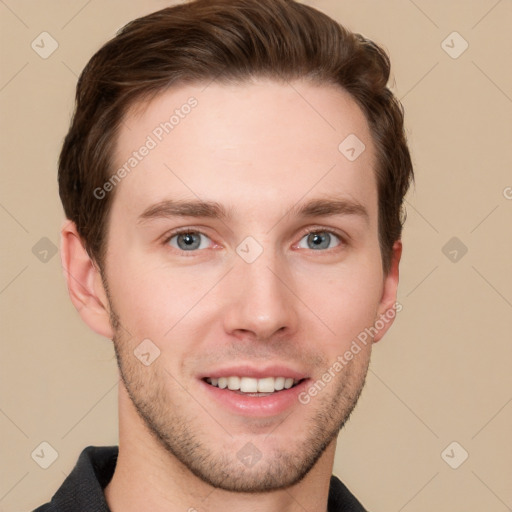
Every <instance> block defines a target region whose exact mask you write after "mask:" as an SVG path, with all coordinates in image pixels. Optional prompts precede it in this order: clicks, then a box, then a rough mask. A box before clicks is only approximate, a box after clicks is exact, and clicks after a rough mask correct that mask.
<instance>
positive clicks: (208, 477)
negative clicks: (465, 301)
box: [61, 80, 401, 512]
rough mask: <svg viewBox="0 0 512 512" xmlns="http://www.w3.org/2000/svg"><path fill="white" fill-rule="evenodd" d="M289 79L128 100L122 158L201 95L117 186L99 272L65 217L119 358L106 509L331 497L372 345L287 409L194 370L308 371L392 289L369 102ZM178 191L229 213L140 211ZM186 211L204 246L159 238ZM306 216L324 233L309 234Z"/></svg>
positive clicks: (96, 315)
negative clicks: (245, 459) (115, 440)
mask: <svg viewBox="0 0 512 512" xmlns="http://www.w3.org/2000/svg"><path fill="white" fill-rule="evenodd" d="M292 85H293V87H291V86H290V84H278V83H275V82H272V81H267V80H258V81H255V82H254V83H252V84H241V85H221V84H216V83H212V84H210V85H209V86H208V87H206V88H205V84H197V85H187V86H182V87H180V88H175V89H172V90H169V91H166V92H165V93H163V94H161V95H160V96H158V97H157V98H155V99H154V100H152V101H151V102H150V103H149V104H143V105H137V108H134V109H133V110H132V111H130V112H129V113H128V114H127V116H126V119H125V124H124V125H123V128H122V129H121V132H120V135H119V140H118V144H117V148H116V154H115V158H116V164H117V166H122V165H123V163H124V162H125V161H126V160H127V158H128V157H129V155H130V154H131V152H132V151H133V150H134V149H136V148H139V147H140V146H141V145H142V144H143V143H144V141H145V140H146V137H147V136H148V135H149V134H151V133H152V131H153V130H154V128H155V127H156V126H158V125H159V124H160V123H161V122H162V121H164V120H166V119H168V118H169V113H170V112H172V111H174V110H175V109H176V108H179V107H180V106H181V105H183V104H184V103H185V102H186V101H187V99H188V98H190V97H191V96H194V97H195V98H196V99H197V100H198V105H197V107H196V108H195V109H193V110H192V111H191V113H190V114H189V115H188V116H186V117H185V118H184V119H181V120H180V123H179V125H178V126H176V127H175V129H174V130H173V131H172V132H171V133H170V134H169V135H167V136H166V137H165V138H164V139H163V140H162V141H161V142H160V143H159V144H158V146H157V147H156V148H154V149H152V150H151V152H150V153H149V155H148V156H146V157H145V158H144V159H143V160H142V161H141V162H140V163H139V164H138V166H137V167H136V169H134V170H133V171H132V172H131V173H130V174H129V175H128V176H127V177H125V178H124V179H123V180H122V181H121V183H119V184H118V185H117V186H116V190H115V199H114V202H113V207H112V211H111V215H110V217H109V220H108V252H107V258H106V261H105V269H104V276H103V279H102V276H101V273H100V271H99V269H98V267H97V266H96V264H95V263H94V262H93V261H91V259H90V258H89V256H88V255H87V253H86V252H85V250H84V248H83V245H82V243H81V241H80V237H79V236H78V234H77V232H76V228H75V226H74V224H73V223H72V222H71V221H66V222H65V223H64V225H63V227H62V240H61V241H62V244H61V247H62V249H61V251H62V252H61V256H62V263H63V267H64V270H65V276H66V278H67V282H68V289H69V292H70V296H71V299H72V301H73V303H74V305H75V307H76V308H77V309H78V310H79V312H80V315H81V317H82V318H83V320H84V321H85V322H86V323H87V324H88V325H89V326H90V327H91V329H93V330H94V331H95V332H97V333H98V334H100V335H102V336H105V337H107V338H109V339H113V341H114V346H115V350H116V355H117V358H118V363H119V367H120V372H121V381H120V383H119V447H120V454H119V459H118V463H117V467H116V471H115V474H114V477H113V479H112V481H111V483H110V484H109V485H108V486H107V488H106V490H105V495H106V498H107V501H108V504H109V507H110V508H111V510H112V511H113V512H120V511H126V512H130V511H139V510H143V509H144V510H154V511H163V510H165V511H175V510H176V511H178V510H181V511H183V510H189V509H190V510H193V509H194V508H195V509H197V510H201V511H203V510H208V511H215V510H223V511H226V512H230V511H235V510H237V511H238V510H240V509H243V510H251V511H267V512H269V511H270V512H274V511H275V512H277V511H280V512H281V511H290V512H291V511H299V510H300V511H302V510H304V509H306V510H311V511H313V510H326V509H327V496H328V490H329V478H330V475H331V474H332V467H333V460H334V453H335V448H336V440H337V435H338V433H339V430H340V429H341V427H342V426H343V424H344V422H345V421H346V420H347V418H348V416H349V415H350V413H351V411H352V410H353V408H354V406H355V404H356V402H357V398H358V396H359V393H360V392H361V390H362V388H363V386H364V380H365V376H366V373H367V370H368V363H369V360H370V353H371V346H372V343H371V342H370V343H368V344H367V345H366V346H362V347H361V348H362V350H361V351H360V352H359V353H358V354H357V355H355V356H354V358H353V359H352V360H351V361H350V362H349V363H348V364H347V365H346V366H344V368H343V370H342V371H340V372H338V373H336V375H335V378H334V379H333V380H332V381H331V382H330V383H329V384H328V385H327V386H326V387H325V388H324V389H323V390H322V391H321V392H320V393H318V395H317V396H316V397H314V398H312V399H311V401H310V403H309V404H307V405H302V404H300V403H298V402H297V403H296V404H294V405H293V406H292V407H290V408H289V409H288V410H286V411H285V412H284V413H282V414H277V415H270V416H267V417H260V418H254V417H248V416H244V415H239V414H234V413H233V412H231V411H229V410H227V409H225V408H223V407H221V406H218V405H216V404H213V403H212V401H211V400H208V399H207V397H206V394H205V392H204V390H203V389H202V387H201V385H200V382H199V380H198V375H199V374H204V373H205V372H206V373H207V372H208V369H211V368H219V367H222V366H223V365H228V364H249V365H252V366H256V367H264V366H266V365H268V364H269V363H270V362H272V363H279V364H283V365H287V366H289V367H292V368H293V369H295V370H301V371H304V372H305V373H306V374H307V375H308V376H309V377H310V378H311V379H312V382H314V381H316V380H318V379H320V378H321V376H322V374H323V373H324V372H325V371H326V370H327V368H329V367H330V366H331V365H332V364H333V363H334V362H335V361H336V359H337V357H338V356H339V355H340V354H343V353H344V352H345V351H346V350H347V349H348V348H349V347H350V344H351V342H352V340H354V339H355V338H356V337H357V335H358V334H359V333H360V332H362V331H363V330H364V329H365V328H366V327H369V326H372V325H374V323H375V321H376V320H377V319H378V318H379V316H380V315H381V314H383V313H384V312H385V311H387V310H388V309H390V308H392V306H393V304H394V303H395V301H396V291H397V285H398V265H399V261H400V255H401V243H400V241H397V242H396V243H395V245H394V248H393V258H392V266H391V269H390V272H389V273H388V274H387V275H384V273H383V270H382V263H381V253H380V248H379V243H378V229H377V228H378V217H377V206H378V203H377V185H376V179H375V152H374V146H373V143H372V140H371V136H370V132H369V128H368V124H367V122H366V120H365V117H364V115H363V113H362V111H361V110H360V108H359V107H358V106H357V105H356V104H355V102H354V101H353V100H352V99H351V97H350V96H349V95H348V94H347V93H346V92H345V91H343V90H341V89H339V88H336V87H333V86H327V85H321V86H318V85H313V84H309V83H305V82H294V83H293V84H292ZM298 93H300V94H298ZM305 100H307V101H305ZM349 134H356V135H357V137H358V138H359V139H360V140H362V141H363V142H364V144H365V145H366V150H365V151H364V152H363V153H362V154H361V155H360V156H359V157H358V158H357V159H356V160H355V161H353V162H350V161H349V160H348V159H347V158H345V156H343V155H342V154H341V153H340V151H339V150H338V145H339V144H340V142H341V141H342V140H343V139H345V137H347V136H348V135H349ZM116 168H117V167H116ZM168 198H172V199H180V200H197V199H198V198H200V199H201V200H211V201H217V202H218V203H220V204H222V205H224V206H225V207H226V208H227V209H229V211H230V212H231V214H232V217H231V218H230V219H224V220H220V219H212V218H193V217H168V218H158V219H151V220H147V221H145V222H138V216H139V215H140V214H141V213H142V212H143V211H144V210H145V209H146V208H148V207H149V206H151V205H153V204H155V203H157V202H158V201H161V200H163V199H168ZM313 198H334V199H340V198H342V199H346V200H349V201H352V202H357V203H359V204H360V205H362V206H364V208H365V209H366V211H367V213H368V218H367V219H366V220H365V218H364V217H363V216H359V215H353V214H352V215H349V214H345V215H334V216H312V217H307V218H301V217H297V216H296V215H294V214H291V213H290V211H291V208H292V207H293V206H296V205H301V204H303V203H305V202H307V201H309V200H311V199H313ZM182 227H185V228H190V231H191V232H193V233H197V232H198V231H199V232H200V233H203V234H204V236H201V235H195V236H196V237H197V238H196V239H195V240H196V241H197V240H198V239H199V240H200V241H201V246H200V247H201V248H198V249H196V250H195V251H184V250H183V249H182V250H180V249H179V247H180V245H178V239H177V238H176V237H175V238H173V239H171V241H167V239H168V238H169V237H170V236H171V231H172V230H173V229H176V228H182ZM306 228H311V229H313V228H314V229H315V231H318V232H321V233H320V235H321V236H322V235H323V236H324V237H326V238H322V240H326V239H327V242H328V243H327V248H322V249H315V248H314V247H315V246H314V244H313V243H311V240H310V238H311V237H310V238H308V234H307V233H306V232H304V230H305V229H306ZM326 231H327V232H328V233H326ZM329 233H333V234H332V235H331V236H332V238H330V239H329ZM338 234H339V236H340V237H339V238H337V235H338ZM247 236H251V237H253V238H254V239H255V240H257V241H258V243H259V244H260V245H261V247H262V248H263V252H262V253H261V255H260V256H259V257H258V258H257V259H256V260H255V261H254V262H253V263H247V262H246V261H244V259H242V258H241V257H240V256H239V255H238V254H237V252H236V248H237V246H238V245H239V244H240V243H241V242H242V241H243V240H244V239H245V238H246V237H247ZM341 237H343V238H341ZM180 240H181V247H183V246H184V244H183V237H182V238H181V239H180ZM107 287H108V288H107ZM391 324H392V320H391V321H389V322H387V323H386V324H385V326H384V328H383V329H382V330H380V331H379V332H378V334H376V335H375V336H374V338H373V340H371V341H372V342H373V343H375V342H377V341H379V340H380V339H381V338H382V336H383V335H384V334H385V332H386V330H387V329H388V328H389V327H390V325H391ZM147 338H149V339H150V340H152V342H153V343H154V344H155V345H156V346H158V348H159V349H160V356H159V357H158V358H157V359H156V360H155V361H154V362H153V363H152V364H151V365H150V366H145V365H143V364H142V363H141V362H140V361H139V360H138V359H137V358H136V357H135V356H134V349H135V348H136V347H137V346H138V345H139V344H140V343H141V341H142V340H144V339H147ZM248 442H251V443H252V444H253V445H254V446H256V447H257V448H258V450H259V451H260V452H261V459H260V460H259V461H258V462H257V463H256V464H255V465H254V466H252V467H245V466H244V465H242V464H241V462H240V460H239V459H238V458H237V452H238V451H239V450H240V449H241V448H243V447H244V446H245V445H246V444H247V443H248Z"/></svg>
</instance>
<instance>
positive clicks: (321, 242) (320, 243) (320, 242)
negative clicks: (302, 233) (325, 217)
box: [308, 232, 331, 249]
mask: <svg viewBox="0 0 512 512" xmlns="http://www.w3.org/2000/svg"><path fill="white" fill-rule="evenodd" d="M330 239H331V236H330V235H329V233H327V232H322V233H311V234H310V235H309V237H308V240H309V241H310V242H311V243H312V244H313V248H314V249H319V248H320V249H327V248H328V247H329V244H330Z"/></svg>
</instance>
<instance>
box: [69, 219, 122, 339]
mask: <svg viewBox="0 0 512 512" xmlns="http://www.w3.org/2000/svg"><path fill="white" fill-rule="evenodd" d="M60 243H61V247H60V258H61V262H62V270H63V274H64V277H65V278H66V282H67V286H68V292H69V296H70V298H71V302H72V303H73V305H74V306H75V308H76V309H77V311H78V313H79V314H80V316H81V317H82V320H83V321H84V322H85V323H86V324H87V325H88V326H89V327H90V328H91V329H92V330H93V331H94V332H96V333H98V334H100V335H101V336H105V337H106V338H109V339H112V338H113V336H114V332H113V330H112V327H111V325H110V313H109V304H108V299H107V294H106V293H105V290H104V288H103V283H102V281H101V274H100V271H99V269H98V268H97V267H96V265H95V264H94V262H93V261H92V260H91V258H90V257H89V254H88V253H87V251H86V250H85V247H84V245H83V244H82V239H81V238H80V235H79V234H78V232H77V229H76V226H75V223H74V222H73V221H71V220H69V219H66V221H64V223H63V224H62V227H61V238H60Z"/></svg>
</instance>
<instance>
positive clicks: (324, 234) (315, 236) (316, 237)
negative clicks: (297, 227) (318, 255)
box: [299, 231, 340, 251]
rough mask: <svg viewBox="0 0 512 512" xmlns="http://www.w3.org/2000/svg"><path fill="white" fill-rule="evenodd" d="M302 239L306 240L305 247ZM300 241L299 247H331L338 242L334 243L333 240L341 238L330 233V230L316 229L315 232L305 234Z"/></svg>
mask: <svg viewBox="0 0 512 512" xmlns="http://www.w3.org/2000/svg"><path fill="white" fill-rule="evenodd" d="M302 240H306V246H305V247H304V246H303V245H301V244H302ZM302 240H301V241H300V243H299V247H300V248H301V249H313V250H315V251H316V250H319V249H331V248H332V247H336V244H334V245H332V242H335V241H336V240H338V241H339V240H340V239H339V238H338V237H337V236H336V235H335V234H334V233H330V232H329V231H315V232H313V233H308V234H307V235H305V236H304V237H303V238H302Z"/></svg>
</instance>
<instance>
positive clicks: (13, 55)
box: [0, 0, 512, 512]
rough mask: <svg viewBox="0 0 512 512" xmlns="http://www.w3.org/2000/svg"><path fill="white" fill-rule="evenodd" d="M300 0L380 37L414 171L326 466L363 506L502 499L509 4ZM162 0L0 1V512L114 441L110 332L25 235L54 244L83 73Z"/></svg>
mask: <svg viewBox="0 0 512 512" xmlns="http://www.w3.org/2000/svg"><path fill="white" fill-rule="evenodd" d="M308 3H309V4H310V5H314V6H316V7H317V8H319V9H320V10H323V11H325V12H326V13H328V14H330V15H332V16H333V17H334V18H336V19H338V20H339V21H341V22H342V23H345V24H346V25H347V26H348V27H349V28H351V29H353V30H355V31H358V32H361V33H363V34H365V35H366V36H369V37H370V38H372V39H374V40H376V41H377V42H379V43H380V44H382V45H384V47H386V48H387V50H388V51H389V52H390V54H391V58H392V64H393V70H394V84H393V89H394V91H395V92H396V94H397V95H398V97H399V98H401V99H402V101H403V104H404V107H405V110H406V116H407V131H408V134H409V139H410V144H411V149H412V153H413V157H414V162H415V170H416V176H417V178H416V187H415V189H414V190H411V193H410V194H409V195H408V198H407V205H408V206H407V210H408V220H407V224H406V230H405V234H404V246H405V250H404V255H403V262H402V266H401V281H400V289H399V300H400V302H401V303H402V304H403V311H402V312H401V313H400V314H399V315H398V319H397V321H396V323H395V325H394V327H393V328H392V330H391V332H390V333H389V334H388V335H387V336H386V337H385V338H384V340H383V341H382V342H381V343H379V344H378V345H376V346H375V348H374V353H373V359H372V364H371V367H370V373H369V376H368V382H367V387H366V389H365V391H364V392H363V396H362V398H361V401H360V403H359V405H358V407H357V408H356V410H355V413H354V415H353V417H352V419H351V421H350V422H349V425H348V426H347V427H346V428H345V429H344V430H343V431H342V433H341V435H340V441H339V444H338V451H337V456H336V464H335V467H334V473H335V474H337V475H338V476H339V477H340V478H341V479H342V480H343V481H344V482H345V483H346V485H347V486H348V487H349V488H350V489H351V490H352V491H353V492H354V493H355V494H356V496H358V498H359V499H360V500H361V501H362V502H363V504H365V506H366V507H368V508H369V509H370V510H372V511H375V512H377V511H380V512H399V511H404V512H408V511H415V512H423V511H425V512H427V511H429V512H430V511H432V510H436V511H465V512H468V511H486V512H487V511H495V512H502V511H503V512H505V511H507V510H511V509H512V483H511V482H512V443H511V440H510V439H511V436H510V434H511V432H512V430H511V427H512V372H511V366H512V365H511V362H512V343H511V341H512V340H511V334H510V333H511V330H512V320H511V319H512V272H511V262H512V237H511V234H512V229H511V221H512V188H511V187H512V172H511V169H512V165H511V164H512V149H511V147H512V144H511V131H512V123H511V122H510V121H511V114H512V72H511V66H510V63H511V62H512V44H511V43H512V36H511V34H512V3H511V2H510V1H509V0H501V1H496V0H472V1H462V0H461V1H452V2H444V1H440V0H435V1H426V0H416V1H415V2H413V1H406V0H392V1H387V2H383V1H381V2H376V1H374V0H373V1H370V0H350V1H348V0H347V1H335V0H318V1H313V0H311V1H309V2H308ZM166 5H169V2H167V1H156V0H153V1H148V0H137V1H131V2H125V1H122V0H109V1H103V2H101V1H99V0H89V1H86V0H80V1H69V0H67V1H63V0H61V1H58V0H44V1H43V0H38V1H36V0H33V1H27V0H17V1H15V0H2V1H0V17H1V18H0V19H1V27H0V29H1V34H2V35H1V37H2V49H1V52H2V53H1V78H0V106H1V111H2V123H1V136H0V145H1V154H2V172H1V185H2V186H1V192H0V223H1V227H2V233H3V236H2V238H1V239H2V265H1V270H0V272H1V274H0V304H1V308H2V346H1V357H0V364H1V370H2V371H1V400H0V429H1V434H2V435H1V438H0V443H1V456H0V460H1V461H2V473H1V478H0V511H1V512H19V511H23V510H31V509H32V508H34V507H36V506H37V505H40V504H42V503H43V502H45V501H47V500H48V499H49V498H50V497H51V495H53V493H54V492H55V491H56V489H57V488H58V487H59V485H60V484H61V483H62V481H63V479H64V477H65V475H67V474H68V473H69V471H70V470H71V469H72V467H73V466H74V464H75V462H76V459H77V457H78V455H79V453H80V451H81V450H82V449H83V448H84V447H85V446H87V445H90V444H94V445H108V444H116V442H117V410H116V409H117V396H116V388H117V368H116V365H115V360H114V354H113V350H112V347H111V343H110V342H109V341H108V340H105V339H102V338H101V337H99V336H98V335H96V334H94V333H93V332H92V331H90V330H89V329H88V328H87V327H86V326H85V325H84V324H83V323H82V321H81V320H80V318H79V316H78V314H77V313H76V311H75V310H74V308H73V306H72V305H71V303H70V301H69V299H68V296H67V290H66V287H65V282H64V278H63V276H62V271H61V266H60V259H59V256H58V254H55V255H53V254H52V253H51V252H49V253H48V255H47V261H46V262H44V261H41V260H40V259H39V258H41V257H43V256H42V255H41V254H38V251H37V250H34V252H35V253H36V254H34V253H33V247H34V246H35V245H36V244H37V243H40V244H47V245H48V241H43V242H39V241H40V240H41V239H42V238H43V237H46V238H48V239H49V240H50V241H51V242H52V243H53V244H54V245H55V246H57V245H58V244H59V227H60V225H61V222H62V219H63V213H62V208H61V205H60V202H59V199H58V193H57V181H56V161H57V157H58V152H59V150H60V145H61V142H62V139H63V137H64V135H65V133H66V130H67V127H68V123H69V119H70V115H71V110H72V106H73V96H74V87H75V84H76V79H77V76H78V74H79V73H80V71H81V70H82V68H83V66H84V65H85V64H86V62H87V60H88V59H89V58H90V57H91V56H92V54H93V52H94V51H95V50H96V49H97V48H98V47H99V46H100V45H101V44H102V43H103V42H105V41H106V40H107V39H109V38H110V37H112V36H113V35H114V33H115V31H116V30H117V29H119V28H120V27H121V26H122V25H124V24H125V23H126V22H127V21H129V20H130V19H132V18H134V17H136V16H139V15H142V14H145V13H149V12H151V11H153V10H157V9H159V8H162V7H164V6H166ZM43 31H47V32H49V33H50V34H51V35H52V37H53V38H55V40H56V41H57V42H58V44H59V47H58V49H57V50H56V51H55V53H53V54H52V55H51V56H50V57H49V58H47V59H42V58H41V57H40V56H39V55H38V54H37V53H36V52H35V51H34V50H33V49H32V48H31V42H32V41H33V40H34V39H36V38H37V37H38V35H39V34H40V33H41V32H43ZM453 31H457V32H458V33H459V34H460V35H461V36H462V37H463V38H464V40H465V41H467V43H468V44H469V47H468V48H467V50H466V51H465V52H464V53H462V55H460V56H459V57H458V58H456V59H454V58H452V57H450V56H449V55H448V54H447V53H446V52H445V50H444V49H443V46H442V41H443V40H445V38H447V36H448V35H449V34H451V33H452V32H453ZM462 43H463V42H462V40H460V39H457V37H455V39H454V38H453V36H450V38H448V40H447V42H446V43H445V45H446V44H448V46H452V47H453V48H451V49H449V51H451V52H452V53H453V52H454V51H457V50H460V49H461V48H462V46H461V44H462ZM452 237H457V238H458V239H459V242H457V243H458V244H459V246H460V244H464V245H465V246H466V247H467V253H466V254H465V255H463V256H462V257H460V255H461V252H460V249H458V250H459V252H458V253H457V258H459V259H458V260H457V261H455V262H454V261H451V260H450V259H449V257H447V256H446V255H445V254H444V253H443V250H442V248H443V247H444V246H445V244H446V243H447V242H448V241H449V240H450V239H451V238H452ZM41 247H43V246H36V249H38V248H39V250H41ZM449 250H451V249H450V248H449ZM456 250H457V249H456ZM445 252H447V253H448V250H445ZM36 255H38V256H39V257H36ZM448 256H450V257H454V253H452V254H451V255H450V254H449V253H448ZM43 441H46V442H48V443H50V445H51V446H53V447H54V449H55V450H56V451H57V452H58V458H57V460H56V461H55V462H54V463H53V464H52V465H51V466H50V467H49V468H48V469H46V470H45V469H42V468H41V467H39V465H37V464H36V463H35V462H34V460H33V459H32V458H31V453H32V452H33V451H34V449H36V447H38V446H39V445H40V443H41V442H43ZM453 441H456V442H457V443H459V444H460V446H461V447H463V449H464V450H466V451H467V452H468V454H469V457H468V459H467V460H466V461H465V462H464V463H463V464H462V465H460V467H459V468H458V469H452V468H451V467H450V466H449V465H448V464H447V463H446V462H445V460H444V459H443V457H442V453H443V451H444V450H445V448H446V447H447V446H448V445H450V443H452V442H453ZM461 453H462V452H461V448H458V447H456V448H455V449H454V451H453V452H452V451H451V450H448V457H446V455H445V459H446V460H449V461H450V462H451V463H452V464H454V462H457V461H460V457H461ZM311 512H313V511H311Z"/></svg>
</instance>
